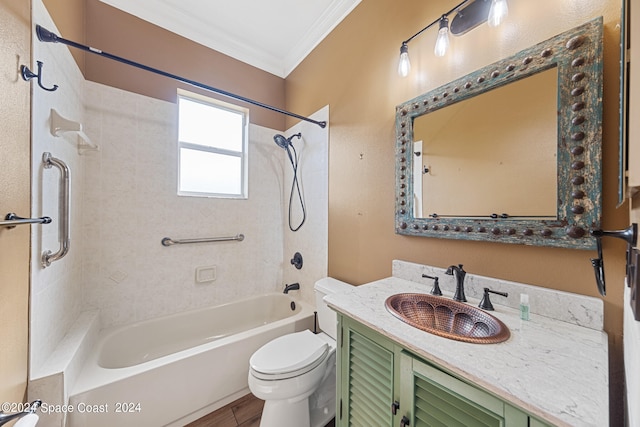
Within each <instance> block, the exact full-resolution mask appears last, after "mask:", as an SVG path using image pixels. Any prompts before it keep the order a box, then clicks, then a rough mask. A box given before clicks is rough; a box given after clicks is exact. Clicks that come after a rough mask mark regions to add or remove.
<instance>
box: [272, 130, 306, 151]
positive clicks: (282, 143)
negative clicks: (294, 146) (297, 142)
mask: <svg viewBox="0 0 640 427" xmlns="http://www.w3.org/2000/svg"><path fill="white" fill-rule="evenodd" d="M294 137H298V138H302V133H296V134H294V135H291V136H290V137H289V138H285V137H284V135H281V134H276V135H274V137H273V140H274V141H275V143H276V144H277V145H278V147H281V148H284V149H285V150H286V149H287V148H288V147H289V146H290V145H291V140H292V139H293V138H294Z"/></svg>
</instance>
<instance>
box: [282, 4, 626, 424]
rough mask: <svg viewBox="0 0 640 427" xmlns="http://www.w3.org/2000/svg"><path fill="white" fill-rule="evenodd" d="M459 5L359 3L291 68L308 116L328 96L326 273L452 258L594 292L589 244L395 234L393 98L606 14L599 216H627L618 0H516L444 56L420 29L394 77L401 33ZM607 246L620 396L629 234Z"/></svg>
mask: <svg viewBox="0 0 640 427" xmlns="http://www.w3.org/2000/svg"><path fill="white" fill-rule="evenodd" d="M457 3H458V2H457V0H456V1H452V0H447V1H438V2H426V1H423V0H367V1H364V2H362V3H360V5H359V6H358V7H357V8H356V9H355V10H354V11H353V12H352V13H351V14H350V15H349V16H348V17H347V18H346V19H345V21H343V23H342V24H341V25H339V26H338V27H337V28H336V29H335V30H334V31H333V32H332V33H331V34H330V35H329V37H327V38H326V39H325V41H324V42H323V43H321V44H320V45H319V46H318V47H317V48H316V49H315V50H314V52H312V54H311V55H310V56H309V57H307V59H306V60H305V61H304V62H303V63H302V64H301V65H300V66H298V68H297V69H296V70H294V72H293V73H291V74H290V75H289V76H288V77H287V80H286V95H287V104H286V105H287V108H289V109H292V110H295V111H298V112H300V113H301V114H305V113H309V112H312V111H315V110H316V109H318V108H319V107H321V106H323V105H327V104H329V105H330V148H329V152H330V157H329V274H330V275H331V276H334V277H337V278H339V279H342V280H346V281H348V282H352V283H356V284H359V283H365V282H369V281H371V280H375V279H379V278H382V277H385V276H388V275H390V273H391V260H393V259H402V260H407V261H412V262H418V263H426V264H430V265H434V266H438V267H445V268H446V267H447V266H448V265H450V264H455V263H462V264H464V266H465V269H466V270H467V271H469V272H471V273H475V274H480V275H485V276H492V277H497V278H502V279H508V280H514V281H518V282H524V283H530V284H533V285H537V286H543V287H549V288H554V289H560V290H563V291H569V292H576V293H580V294H586V295H593V296H597V290H596V284H595V281H594V275H593V269H592V267H591V263H590V262H589V258H590V257H594V256H595V255H596V254H595V252H594V251H580V250H568V249H558V248H545V247H528V246H517V245H508V244H500V243H482V242H466V241H456V240H441V239H431V238H423V237H409V236H400V235H396V234H394V113H395V106H396V105H398V104H400V103H401V102H404V101H406V100H408V99H411V98H414V97H415V96H417V95H419V94H421V93H423V92H427V91H429V90H431V89H434V88H436V87H438V86H440V85H442V84H444V83H446V82H448V81H451V80H453V79H455V78H458V77H461V76H463V75H465V74H467V73H469V72H471V71H473V70H475V69H478V68H481V67H482V66H485V65H487V64H490V63H492V62H494V61H496V60H498V59H499V58H501V57H504V56H508V55H511V54H513V53H515V52H517V51H519V50H521V49H523V48H526V47H528V46H531V45H533V44H535V43H537V42H540V41H543V40H545V39H547V38H549V37H552V36H554V35H556V34H558V33H561V32H563V31H566V30H568V29H571V28H573V27H575V26H577V25H580V24H582V23H584V22H586V21H588V20H590V19H592V18H595V17H597V16H600V15H602V16H604V25H605V28H604V62H605V67H604V82H605V83H604V84H605V86H604V118H603V122H604V123H603V125H604V129H603V181H604V182H603V204H604V209H603V221H602V225H603V227H604V228H606V229H618V228H625V227H626V226H627V225H628V215H627V212H626V209H625V208H624V207H623V208H620V209H616V203H617V181H618V178H617V173H618V84H619V62H618V61H619V47H618V44H619V28H617V25H618V23H619V17H620V5H621V2H620V1H619V0H605V1H602V0H601V1H595V0H588V1H587V0H584V1H578V0H563V1H557V0H541V1H536V2H532V1H527V0H511V1H510V2H509V8H510V16H509V20H508V22H507V23H505V25H503V26H501V27H498V28H496V29H492V28H489V27H488V26H487V25H482V26H480V27H478V28H476V29H474V30H472V31H471V32H470V33H468V34H466V35H465V36H462V37H456V38H453V40H452V41H451V50H450V52H449V53H448V54H447V56H445V57H443V58H436V57H435V56H434V55H433V45H434V43H435V35H436V32H435V31H434V30H428V31H427V32H425V33H424V34H423V35H421V36H419V37H418V38H416V39H415V40H414V41H412V42H411V43H410V45H409V55H410V57H411V61H412V71H411V74H410V75H409V77H407V78H405V79H402V78H400V77H398V75H397V72H396V69H397V61H398V55H399V48H400V44H401V42H402V41H403V40H405V39H407V38H408V37H410V36H411V35H412V34H414V33H415V32H417V31H418V30H419V29H421V28H422V27H424V26H425V25H426V24H428V23H429V22H431V21H433V20H434V19H436V18H437V17H438V16H439V15H440V14H442V13H443V12H446V11H447V10H449V9H450V8H452V7H453V6H455V4H457ZM604 249H605V250H604V254H605V268H606V274H607V282H608V288H607V290H608V295H607V297H606V298H605V299H604V305H605V329H606V330H607V332H608V333H609V335H610V342H611V344H612V355H611V356H612V357H611V359H612V369H611V373H612V378H611V383H612V389H613V390H614V396H619V394H615V393H620V392H621V391H620V390H621V383H620V381H619V379H620V373H621V367H622V364H621V333H622V294H623V280H624V271H625V266H624V254H625V244H624V242H622V241H611V239H609V240H607V241H605V242H604ZM615 390H618V391H617V392H616V391H615ZM619 400H621V399H615V398H614V399H613V400H612V401H613V403H614V406H612V412H614V413H615V412H621V410H620V409H619V408H618V406H616V405H618V403H617V401H619Z"/></svg>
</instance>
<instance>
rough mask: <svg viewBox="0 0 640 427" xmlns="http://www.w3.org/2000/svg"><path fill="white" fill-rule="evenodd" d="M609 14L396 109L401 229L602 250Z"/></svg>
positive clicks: (429, 234)
mask: <svg viewBox="0 0 640 427" xmlns="http://www.w3.org/2000/svg"><path fill="white" fill-rule="evenodd" d="M601 122H602V18H598V19H595V20H593V21H591V22H588V23H586V24H584V25H582V26H580V27H577V28H574V29H573V30H570V31H568V32H566V33H562V34H560V35H558V36H556V37H553V38H551V39H549V40H547V41H545V42H542V43H539V44H537V45H535V46H532V47H530V48H528V49H525V50H523V51H521V52H519V53H517V54H515V55H513V56H511V57H509V58H505V59H503V60H500V61H498V62H496V63H494V64H491V65H489V66H487V67H484V68H482V69H480V70H477V71H475V72H473V73H471V74H469V75H467V76H464V77H462V78H460V79H458V80H455V81H453V82H451V83H449V84H446V85H444V86H442V87H439V88H437V89H434V90H433V91H430V92H428V93H426V94H424V95H421V96H419V97H417V98H415V99H412V100H410V101H407V102H405V103H403V104H401V105H399V106H398V107H397V108H396V147H397V156H396V233H398V234H406V235H413V236H425V237H439V238H450V239H466V240H490V241H500V242H506V243H520V244H530V245H544V246H558V247H568V248H579V249H594V248H595V239H594V238H593V237H592V236H590V234H589V230H590V229H593V228H598V227H599V224H600V215H601V188H602V184H601V170H600V169H601V142H602V141H601V139H602V125H601Z"/></svg>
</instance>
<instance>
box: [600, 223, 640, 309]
mask: <svg viewBox="0 0 640 427" xmlns="http://www.w3.org/2000/svg"><path fill="white" fill-rule="evenodd" d="M591 235H592V236H593V237H595V238H596V245H597V250H598V258H591V265H592V266H593V271H594V273H595V275H596V284H597V285H598V292H600V295H602V296H605V295H606V294H607V290H606V283H605V280H604V258H603V257H602V238H603V237H617V238H618V239H622V240H624V241H625V242H627V275H628V274H629V264H630V255H631V248H633V247H634V246H635V245H636V244H637V242H638V224H636V223H633V224H631V225H630V226H629V227H627V228H625V229H624V230H617V231H604V230H591Z"/></svg>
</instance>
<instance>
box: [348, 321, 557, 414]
mask: <svg viewBox="0 0 640 427" xmlns="http://www.w3.org/2000/svg"><path fill="white" fill-rule="evenodd" d="M338 318H339V325H338V327H339V333H340V336H339V339H338V347H339V348H338V352H339V353H338V354H339V358H338V369H337V375H338V379H337V399H336V401H337V405H338V407H337V412H336V425H337V426H340V427H352V426H365V427H370V426H381V427H382V426H389V427H392V426H395V427H398V426H408V427H412V426H415V427H420V426H439V425H441V426H447V427H456V426H459V427H467V426H495V427H520V426H522V427H529V426H536V427H544V426H547V424H545V423H543V422H541V421H539V420H537V419H535V418H533V417H530V416H529V415H528V414H527V413H526V412H524V411H522V410H521V409H519V408H517V407H515V406H512V405H510V404H509V403H507V402H504V401H503V400H501V399H500V398H497V397H496V396H494V395H493V394H491V393H489V392H487V391H485V390H482V389H480V388H478V387H476V386H475V385H473V384H470V383H469V382H467V381H465V380H462V379H460V378H458V377H456V376H453V375H451V374H449V373H448V372H446V371H444V370H443V369H441V368H440V367H438V366H437V365H435V364H432V363H430V362H428V361H426V360H424V359H422V358H420V357H419V356H416V355H414V354H412V353H411V352H409V351H407V350H406V349H404V348H403V347H401V346H399V345H398V344H396V343H395V342H394V341H392V340H390V339H389V338H387V337H385V336H383V335H381V334H379V333H378V332H375V331H373V330H372V329H370V328H368V327H366V326H364V325H362V324H361V323H359V322H357V321H355V320H353V319H351V318H349V317H347V316H343V315H339V316H338Z"/></svg>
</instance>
